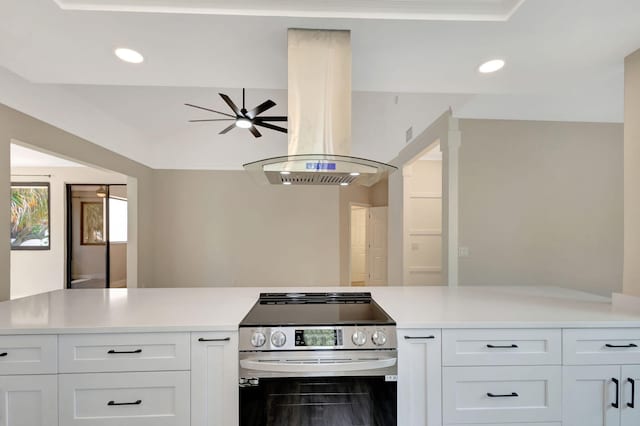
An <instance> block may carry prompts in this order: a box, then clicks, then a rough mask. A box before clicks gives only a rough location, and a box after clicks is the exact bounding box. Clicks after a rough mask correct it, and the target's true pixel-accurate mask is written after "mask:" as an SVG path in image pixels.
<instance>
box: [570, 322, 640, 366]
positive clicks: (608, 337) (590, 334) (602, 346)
mask: <svg viewBox="0 0 640 426" xmlns="http://www.w3.org/2000/svg"><path fill="white" fill-rule="evenodd" d="M563 333H564V335H563V353H564V364H567V365H589V364H605V365H606V364H640V329H638V328H602V329H599V328H590V329H565V330H563Z"/></svg>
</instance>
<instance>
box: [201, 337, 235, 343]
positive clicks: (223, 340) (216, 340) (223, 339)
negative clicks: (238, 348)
mask: <svg viewBox="0 0 640 426" xmlns="http://www.w3.org/2000/svg"><path fill="white" fill-rule="evenodd" d="M230 340H231V337H224V338H222V339H205V338H204V337H201V338H199V339H198V342H228V341H230Z"/></svg>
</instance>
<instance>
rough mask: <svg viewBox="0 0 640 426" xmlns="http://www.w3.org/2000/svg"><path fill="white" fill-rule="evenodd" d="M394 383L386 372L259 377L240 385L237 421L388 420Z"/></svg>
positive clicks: (392, 416)
mask: <svg viewBox="0 0 640 426" xmlns="http://www.w3.org/2000/svg"><path fill="white" fill-rule="evenodd" d="M396 394H397V384H396V383H395V382H386V381H385V380H384V377H325V378H320V377H313V378H271V379H260V381H259V384H258V385H257V386H248V387H241V388H240V419H241V420H240V424H241V426H254V425H255V426H257V425H262V426H289V425H299V426H329V425H331V426H390V425H395V424H396V422H397V402H396Z"/></svg>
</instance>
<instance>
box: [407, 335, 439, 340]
mask: <svg viewBox="0 0 640 426" xmlns="http://www.w3.org/2000/svg"><path fill="white" fill-rule="evenodd" d="M404 338H405V339H406V340H417V339H435V338H436V336H404Z"/></svg>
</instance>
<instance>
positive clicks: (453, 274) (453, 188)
mask: <svg viewBox="0 0 640 426" xmlns="http://www.w3.org/2000/svg"><path fill="white" fill-rule="evenodd" d="M461 143H462V136H461V133H460V130H459V128H458V119H457V118H453V117H451V118H449V132H448V135H447V143H446V145H445V146H444V147H442V146H441V149H443V153H442V154H443V161H444V163H446V164H444V163H443V165H446V167H444V168H443V170H446V173H445V174H444V175H443V190H444V191H443V196H444V197H446V199H444V198H443V202H445V203H446V207H445V215H446V217H445V220H446V227H444V226H443V229H445V228H446V230H447V235H446V236H444V235H443V237H445V240H446V244H445V245H444V247H445V251H443V254H445V253H446V263H445V262H444V259H443V263H444V264H446V265H447V272H446V273H447V283H448V285H449V287H457V286H458V235H459V231H458V200H459V186H458V178H459V172H458V169H459V168H458V161H459V151H460V145H461ZM443 225H444V224H443Z"/></svg>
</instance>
